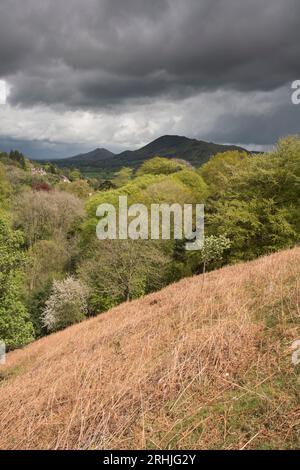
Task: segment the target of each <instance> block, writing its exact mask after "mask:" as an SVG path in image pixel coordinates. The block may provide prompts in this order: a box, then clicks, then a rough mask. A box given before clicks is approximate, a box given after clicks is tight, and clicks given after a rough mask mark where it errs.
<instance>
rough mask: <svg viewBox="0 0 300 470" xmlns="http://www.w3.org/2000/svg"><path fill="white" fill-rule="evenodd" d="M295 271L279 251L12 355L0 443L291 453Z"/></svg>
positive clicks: (4, 379)
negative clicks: (249, 450) (279, 450)
mask: <svg viewBox="0 0 300 470" xmlns="http://www.w3.org/2000/svg"><path fill="white" fill-rule="evenodd" d="M299 276H300V248H296V249H294V250H288V251H283V252H281V253H276V254H274V255H272V256H269V257H265V258H261V259H259V260H256V261H254V262H251V263H244V264H242V263H241V264H238V265H235V266H228V267H226V268H224V269H222V270H220V271H213V272H210V273H208V274H206V275H205V277H203V275H200V276H194V277H192V278H187V279H182V280H181V281H180V282H179V283H174V284H172V285H170V286H169V287H167V288H165V289H163V290H162V291H160V292H156V293H154V294H151V295H148V296H146V297H144V298H141V299H138V300H136V301H133V302H126V303H124V304H122V305H120V306H118V307H116V308H114V309H113V310H111V311H109V312H107V313H104V314H102V315H99V316H97V317H95V318H92V319H90V320H87V321H84V322H82V323H80V324H78V325H74V326H72V327H70V328H67V329H66V330H64V331H60V332H58V333H55V334H52V335H49V336H46V337H44V338H42V339H40V340H38V341H36V342H34V343H32V344H30V345H29V346H27V347H25V348H23V349H19V350H16V351H13V352H10V353H8V354H7V361H6V365H2V366H1V365H0V422H1V427H0V449H14V450H16V449H77V450H78V449H96V450H97V449H122V450H125V449H128V450H132V449H140V448H143V449H198V450H201V449H231V450H232V449H295V448H299V423H300V422H299V419H300V410H299V367H300V366H298V369H297V368H296V367H295V366H294V365H293V364H292V360H291V357H292V352H293V350H292V349H291V348H290V346H291V344H292V343H293V340H295V339H298V338H299ZM296 354H297V353H296ZM298 357H299V355H298Z"/></svg>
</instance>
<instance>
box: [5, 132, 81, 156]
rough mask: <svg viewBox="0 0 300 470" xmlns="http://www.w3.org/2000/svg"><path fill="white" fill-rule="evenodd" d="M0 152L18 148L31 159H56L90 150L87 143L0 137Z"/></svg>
mask: <svg viewBox="0 0 300 470" xmlns="http://www.w3.org/2000/svg"><path fill="white" fill-rule="evenodd" d="M0 149H1V152H10V151H11V150H20V151H21V152H22V153H23V154H24V155H26V156H27V157H28V158H32V159H36V160H39V159H49V160H50V159H56V158H62V157H66V156H70V155H77V154H79V153H84V152H87V151H89V150H90V146H88V145H76V144H73V145H72V144H70V143H65V142H50V141H45V140H44V141H38V140H24V139H13V138H11V137H0Z"/></svg>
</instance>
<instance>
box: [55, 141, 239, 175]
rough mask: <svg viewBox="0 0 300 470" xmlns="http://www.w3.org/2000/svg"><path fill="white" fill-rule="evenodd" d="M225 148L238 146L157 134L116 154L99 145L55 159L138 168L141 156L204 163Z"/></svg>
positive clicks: (87, 168)
mask: <svg viewBox="0 0 300 470" xmlns="http://www.w3.org/2000/svg"><path fill="white" fill-rule="evenodd" d="M227 150H242V149H241V148H240V147H236V146H230V145H219V144H214V143H209V142H204V141H200V140H196V139H188V138H187V137H181V136H176V135H165V136H162V137H159V138H158V139H156V140H154V141H153V142H151V143H149V144H148V145H146V146H145V147H142V148H140V149H138V150H126V151H124V152H122V153H120V154H113V153H112V152H110V151H108V150H106V149H103V148H99V149H95V150H93V151H91V152H88V153H86V154H80V155H76V156H74V157H69V158H64V159H61V160H55V164H56V165H58V166H60V167H68V168H72V167H75V168H79V169H80V170H81V171H82V172H85V173H86V172H93V171H95V170H101V171H106V172H109V171H112V172H114V171H118V170H120V169H121V168H122V167H125V166H129V167H132V168H138V167H139V166H140V165H141V164H142V163H143V162H144V161H145V160H148V159H150V158H152V157H154V156H156V155H159V156H162V157H167V158H180V159H184V160H186V161H188V162H190V163H191V164H192V165H194V166H200V165H202V164H203V163H205V162H206V161H207V160H208V159H209V157H211V156H212V155H215V154H216V153H220V152H226V151H227Z"/></svg>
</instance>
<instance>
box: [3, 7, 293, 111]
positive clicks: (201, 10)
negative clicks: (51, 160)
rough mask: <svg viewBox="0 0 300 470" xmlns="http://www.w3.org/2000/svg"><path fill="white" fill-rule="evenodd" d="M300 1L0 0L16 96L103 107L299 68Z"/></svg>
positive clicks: (17, 100) (252, 82) (265, 79)
mask: <svg viewBox="0 0 300 470" xmlns="http://www.w3.org/2000/svg"><path fill="white" fill-rule="evenodd" d="M299 15H300V3H299V1H298V0H264V1H261V0H243V1H240V0H151V1H146V0H85V1H84V2H83V1H82V0H64V2H62V1H61V0H38V1H37V0H22V1H19V0H1V4H0V76H2V77H3V78H5V77H6V78H7V79H8V80H9V82H10V83H11V85H12V90H11V96H10V101H11V102H12V103H13V104H21V105H24V106H31V105H33V104H37V103H45V104H50V105H51V104H61V103H63V104H64V105H66V106H67V107H70V108H74V107H75V108H77V107H101V106H104V105H113V104H116V103H119V102H120V101H126V100H130V99H147V98H150V99H152V98H153V97H160V96H170V97H171V98H173V99H177V98H180V97H184V96H188V95H189V96H191V95H193V94H195V93H198V92H199V91H203V90H208V89H209V90H212V89H218V88H221V87H228V88H232V89H238V90H244V91H245V92H247V91H249V90H269V89H274V88H276V87H279V86H281V85H283V84H284V83H286V82H288V81H292V80H294V79H296V78H297V77H298V76H299V75H300V70H299V56H300V41H299V32H298V30H299Z"/></svg>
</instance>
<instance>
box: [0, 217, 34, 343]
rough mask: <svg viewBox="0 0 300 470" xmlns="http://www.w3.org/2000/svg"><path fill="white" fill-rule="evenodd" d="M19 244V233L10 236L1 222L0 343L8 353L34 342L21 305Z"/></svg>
mask: <svg viewBox="0 0 300 470" xmlns="http://www.w3.org/2000/svg"><path fill="white" fill-rule="evenodd" d="M21 243H22V237H21V235H20V233H18V232H13V231H12V230H11V229H10V227H9V225H8V223H7V222H6V221H5V220H4V219H3V218H0V340H1V341H4V342H5V343H6V346H7V348H9V349H13V348H16V347H18V346H23V345H24V344H27V343H29V342H30V341H32V340H33V326H32V323H31V322H30V320H29V314H28V312H27V310H26V308H25V306H24V305H23V303H22V301H21V287H22V278H21V276H20V268H21V267H22V264H23V262H24V256H23V254H22V252H21V250H20V246H21Z"/></svg>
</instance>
